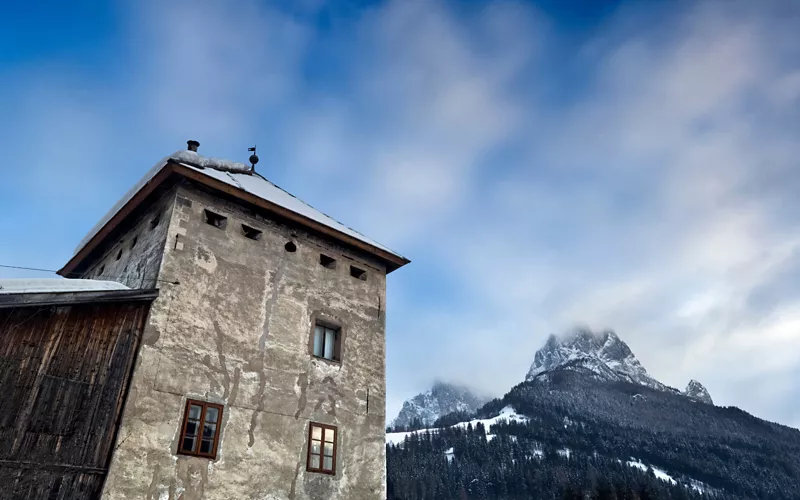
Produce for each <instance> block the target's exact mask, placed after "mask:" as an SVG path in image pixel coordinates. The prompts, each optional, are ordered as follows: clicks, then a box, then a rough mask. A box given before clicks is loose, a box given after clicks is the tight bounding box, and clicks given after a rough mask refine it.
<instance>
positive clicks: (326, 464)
mask: <svg viewBox="0 0 800 500" xmlns="http://www.w3.org/2000/svg"><path fill="white" fill-rule="evenodd" d="M322 468H323V469H324V470H330V471H332V470H333V457H325V458H324V460H323V462H322Z"/></svg>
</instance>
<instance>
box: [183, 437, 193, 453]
mask: <svg viewBox="0 0 800 500" xmlns="http://www.w3.org/2000/svg"><path fill="white" fill-rule="evenodd" d="M194 441H195V438H193V437H185V438H183V446H182V447H181V449H182V450H183V451H194Z"/></svg>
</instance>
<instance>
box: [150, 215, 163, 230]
mask: <svg viewBox="0 0 800 500" xmlns="http://www.w3.org/2000/svg"><path fill="white" fill-rule="evenodd" d="M159 222H161V214H156V216H155V217H153V218H152V219H150V230H151V231H152V230H153V229H155V228H157V227H158V223H159Z"/></svg>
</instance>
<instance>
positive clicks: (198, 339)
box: [87, 184, 386, 500]
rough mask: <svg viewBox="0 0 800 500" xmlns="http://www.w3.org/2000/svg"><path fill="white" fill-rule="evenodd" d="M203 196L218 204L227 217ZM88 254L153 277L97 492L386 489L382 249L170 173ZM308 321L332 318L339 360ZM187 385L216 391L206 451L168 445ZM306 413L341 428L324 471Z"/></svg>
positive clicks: (204, 396) (207, 494) (338, 494)
mask: <svg viewBox="0 0 800 500" xmlns="http://www.w3.org/2000/svg"><path fill="white" fill-rule="evenodd" d="M204 210H211V211H212V212H214V213H217V214H220V215H223V216H225V217H227V226H226V228H225V229H224V230H223V229H220V228H217V227H214V226H212V225H209V224H208V223H207V222H206V220H205V216H204ZM156 215H158V216H160V217H161V221H160V224H159V225H158V226H156V227H155V228H153V227H151V226H152V224H151V221H152V220H153V218H154V216H156ZM242 224H246V225H248V226H250V227H253V228H256V229H259V230H261V231H263V233H262V235H261V237H260V239H259V240H252V239H248V238H247V237H245V235H244V232H243V230H242ZM134 237H135V238H137V240H136V244H135V245H133V246H132V245H131V243H132V242H133V238H134ZM290 241H291V242H293V243H294V245H295V247H296V251H294V252H290V251H287V250H286V248H285V246H286V244H287V243H288V242H290ZM120 249H123V253H122V255H121V256H120V258H119V259H117V255H118V253H119V250H120ZM321 253H322V254H325V255H327V256H329V257H333V258H334V259H336V266H335V268H333V269H330V268H328V267H324V266H322V265H321V264H320V254H321ZM351 265H355V266H357V267H358V268H360V269H364V270H366V271H367V277H366V281H362V280H360V279H357V278H354V277H353V276H351V275H350V266H351ZM101 266H102V267H103V272H102V274H103V276H104V277H105V279H114V276H113V274H114V273H116V274H117V276H118V277H119V279H121V280H122V281H123V282H125V283H127V284H129V285H130V286H137V283H135V281H136V280H140V281H141V280H143V279H145V278H147V279H152V280H156V279H157V280H158V281H154V282H156V283H158V285H157V286H158V288H160V296H159V298H158V299H157V300H156V301H155V302H154V304H153V306H152V308H151V313H150V318H149V321H148V324H147V326H146V328H145V333H144V338H143V342H142V347H141V351H140V353H139V357H138V360H137V365H136V368H135V371H134V375H133V381H132V386H131V391H130V395H129V398H128V402H127V404H126V407H125V409H124V412H123V419H122V424H121V428H120V431H119V434H118V438H117V444H116V451H115V453H114V457H113V459H112V463H111V469H110V472H109V475H108V478H107V480H106V484H105V489H104V494H103V498H104V499H115V500H116V499H119V500H123V499H134V498H135V499H142V498H144V499H184V500H195V499H220V500H222V499H225V500H231V499H264V500H267V499H269V500H278V499H291V500H300V499H320V500H321V499H326V500H336V499H342V500H345V499H346V500H361V499H364V500H367V499H384V498H386V492H385V447H384V429H385V391H386V387H385V304H386V297H385V290H386V288H385V280H386V274H385V267H384V266H383V264H381V263H380V262H379V261H378V260H376V259H373V258H371V257H370V256H369V255H366V254H362V253H360V252H356V251H352V250H349V249H346V248H344V247H341V246H339V245H337V244H335V243H333V242H330V241H328V240H323V239H320V238H317V237H315V236H313V235H310V234H308V233H306V232H304V231H302V230H300V229H298V228H293V227H289V226H286V225H282V224H280V223H278V222H275V221H273V220H270V219H268V218H265V217H263V216H261V215H260V214H257V213H255V212H253V211H250V210H249V209H247V208H245V207H244V206H242V205H240V204H238V203H236V202H235V201H227V200H224V199H222V198H220V197H218V196H216V195H214V194H212V193H208V192H206V191H203V190H201V189H199V188H196V187H194V186H192V185H189V184H183V185H180V186H177V187H175V188H173V190H172V191H170V192H169V193H167V194H166V195H164V196H162V198H161V201H159V202H157V203H156V204H154V205H153V207H152V209H150V210H149V211H148V212H147V213H146V214H145V215H144V216H143V217H142V218H141V221H140V222H139V223H138V224H134V226H133V229H132V230H131V231H130V232H129V233H128V234H126V235H125V237H124V238H122V242H121V243H119V244H118V245H117V246H111V247H109V249H108V251H107V252H105V254H104V255H103V256H102V257H101V258H100V259H98V260H97V262H93V263H90V265H89V268H88V269H89V271H88V272H87V276H93V274H99V269H100V268H101ZM174 282H177V284H175V283H174ZM137 287H138V286H137ZM317 320H322V321H324V322H326V323H328V324H334V325H337V326H339V327H340V328H341V332H342V335H343V342H342V362H341V363H337V362H331V361H327V360H323V359H318V358H315V357H313V356H312V355H311V352H310V345H311V335H312V332H313V328H314V324H315V322H316V321H317ZM187 398H190V399H199V400H205V401H210V402H214V403H220V404H223V405H224V413H223V419H222V425H221V429H220V432H221V437H220V444H219V449H218V454H217V457H216V459H214V460H209V459H204V458H197V457H187V456H182V455H178V454H177V453H176V452H177V447H178V439H179V434H180V427H181V422H182V418H183V412H184V407H185V404H186V400H187ZM309 422H319V423H324V424H330V425H335V426H337V427H338V438H337V439H338V443H337V446H338V448H337V464H336V474H335V475H326V474H319V473H314V472H307V471H306V453H307V449H308V441H307V440H308V427H309Z"/></svg>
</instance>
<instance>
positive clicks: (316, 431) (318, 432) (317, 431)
mask: <svg viewBox="0 0 800 500" xmlns="http://www.w3.org/2000/svg"><path fill="white" fill-rule="evenodd" d="M311 439H316V440H317V441H322V427H317V426H316V425H312V426H311Z"/></svg>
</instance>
